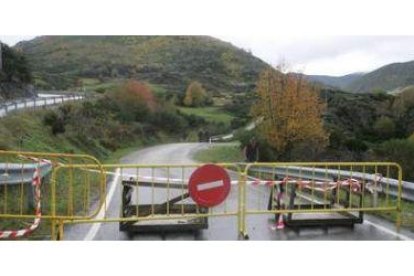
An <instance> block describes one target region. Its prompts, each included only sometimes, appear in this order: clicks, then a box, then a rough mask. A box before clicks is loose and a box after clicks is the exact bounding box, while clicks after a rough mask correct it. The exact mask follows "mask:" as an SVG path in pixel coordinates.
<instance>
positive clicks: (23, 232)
mask: <svg viewBox="0 0 414 276" xmlns="http://www.w3.org/2000/svg"><path fill="white" fill-rule="evenodd" d="M26 158H28V159H30V160H34V161H36V162H38V165H37V167H36V169H35V171H34V173H33V178H32V185H33V186H34V188H35V192H34V193H35V195H34V199H35V219H34V221H33V223H32V224H31V225H30V226H29V227H27V228H24V229H20V230H8V231H0V239H17V238H21V237H24V236H27V235H29V234H31V233H32V232H33V231H34V230H36V229H37V227H39V224H40V220H41V217H42V211H41V194H40V186H41V179H42V176H41V173H40V166H41V165H42V164H51V162H50V161H49V160H46V159H38V158H34V157H26Z"/></svg>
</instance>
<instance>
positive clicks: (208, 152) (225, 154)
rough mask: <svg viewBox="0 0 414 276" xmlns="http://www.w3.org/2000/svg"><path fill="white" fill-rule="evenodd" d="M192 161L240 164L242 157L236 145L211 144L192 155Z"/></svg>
mask: <svg viewBox="0 0 414 276" xmlns="http://www.w3.org/2000/svg"><path fill="white" fill-rule="evenodd" d="M194 159H195V160H197V161H199V162H202V163H230V162H242V161H243V155H242V152H241V149H240V146H239V144H238V143H234V144H213V145H212V146H211V147H209V148H208V149H205V150H201V151H199V152H197V153H196V154H195V155H194Z"/></svg>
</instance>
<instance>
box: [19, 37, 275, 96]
mask: <svg viewBox="0 0 414 276" xmlns="http://www.w3.org/2000/svg"><path fill="white" fill-rule="evenodd" d="M15 48H17V49H20V50H22V52H23V53H24V54H25V55H26V56H27V59H28V61H29V63H30V65H31V66H32V67H33V72H34V77H35V84H36V86H37V87H43V88H58V89H66V88H69V87H72V88H73V87H82V86H85V85H89V84H94V85H96V86H99V84H103V83H110V82H114V81H117V80H119V79H124V78H133V79H138V80H141V81H147V82H149V83H150V84H153V85H155V86H156V87H160V88H161V89H163V90H165V89H167V90H169V91H173V92H181V91H184V89H185V87H186V86H187V85H188V83H189V82H190V81H192V80H197V81H199V82H201V83H202V85H203V86H204V87H205V88H206V89H207V90H208V91H212V92H227V91H230V92H245V91H251V90H252V89H253V88H254V85H255V82H256V78H257V75H258V74H259V72H260V71H261V70H262V69H263V68H265V67H266V66H268V65H267V64H266V63H264V62H263V61H261V60H260V59H258V58H256V57H254V56H252V55H251V54H250V53H248V52H246V51H244V50H242V49H239V48H236V47H234V46H233V45H231V44H230V43H226V42H223V41H220V40H218V39H215V38H211V37H205V36H42V37H37V38H35V39H33V40H31V41H25V42H21V43H19V44H17V45H16V46H15Z"/></svg>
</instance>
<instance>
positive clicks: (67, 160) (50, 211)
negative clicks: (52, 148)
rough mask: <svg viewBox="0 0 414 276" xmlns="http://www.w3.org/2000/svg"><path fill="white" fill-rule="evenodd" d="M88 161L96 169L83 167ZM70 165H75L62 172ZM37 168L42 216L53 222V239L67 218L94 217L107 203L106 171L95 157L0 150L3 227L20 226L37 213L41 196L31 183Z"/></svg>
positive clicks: (0, 207)
mask: <svg viewBox="0 0 414 276" xmlns="http://www.w3.org/2000/svg"><path fill="white" fill-rule="evenodd" d="M87 164H94V167H95V171H94V172H93V173H91V172H90V171H87V170H85V169H83V168H81V167H82V166H87ZM67 165H68V166H73V168H72V169H70V170H66V171H65V172H66V173H65V174H62V173H60V172H61V168H63V167H66V166H67ZM75 167H77V168H75ZM35 171H38V172H39V173H40V178H41V187H40V204H41V220H42V221H43V220H46V221H47V223H46V224H47V225H51V227H52V228H51V229H52V231H51V237H52V239H54V238H56V231H55V228H56V227H57V225H58V224H59V223H62V221H63V220H64V219H74V218H91V217H93V216H95V215H96V213H97V211H98V210H99V209H100V205H102V204H103V203H104V198H105V190H104V188H105V182H106V181H105V172H104V169H103V168H102V167H101V165H100V163H99V161H98V160H97V159H96V158H94V157H92V156H89V155H78V154H60V153H39V152H17V151H0V220H1V222H2V223H1V225H2V227H1V229H0V230H9V229H14V230H15V229H21V228H22V227H25V226H27V225H28V224H29V223H30V222H29V221H30V220H33V219H34V218H35V217H36V214H35V209H34V206H35V205H36V202H35V201H38V200H37V197H36V195H35V191H34V188H33V186H32V181H33V178H34V177H35ZM96 171H98V172H99V173H96ZM44 225H45V224H44V223H42V231H41V232H42V233H43V232H44V230H45V226H44ZM43 234H44V233H43Z"/></svg>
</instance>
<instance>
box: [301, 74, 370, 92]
mask: <svg viewBox="0 0 414 276" xmlns="http://www.w3.org/2000/svg"><path fill="white" fill-rule="evenodd" d="M362 76H363V73H354V74H349V75H345V76H339V77H335V76H325V75H307V76H306V77H307V78H308V79H309V80H310V81H314V82H319V83H322V84H324V85H326V86H328V87H332V88H339V89H342V90H346V88H347V87H348V86H349V85H350V84H351V83H353V82H355V81H356V80H358V79H360V78H361V77H362Z"/></svg>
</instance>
